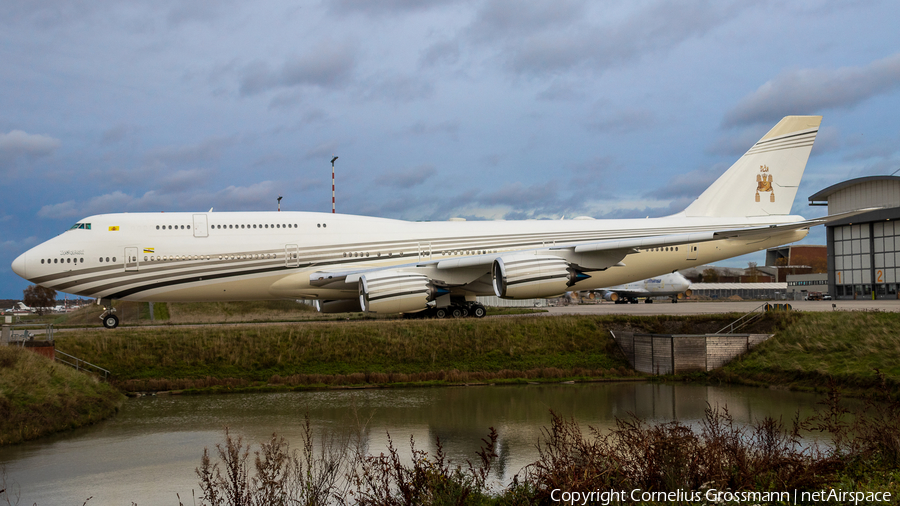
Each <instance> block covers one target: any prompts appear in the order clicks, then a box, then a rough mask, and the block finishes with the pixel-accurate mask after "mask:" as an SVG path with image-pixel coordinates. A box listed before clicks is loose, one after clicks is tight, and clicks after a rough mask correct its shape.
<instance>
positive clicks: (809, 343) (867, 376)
mask: <svg viewBox="0 0 900 506" xmlns="http://www.w3.org/2000/svg"><path fill="white" fill-rule="evenodd" d="M176 308H177V306H176V305H172V306H171V308H170V312H171V313H172V314H173V315H178V314H179V311H182V313H181V314H182V315H183V314H184V313H185V312H184V310H183V309H181V308H177V309H176ZM200 314H201V315H204V314H208V311H206V312H204V311H200ZM173 318H175V316H173ZM181 318H184V319H185V320H188V319H189V318H187V317H185V316H181ZM733 319H734V315H704V316H687V317H674V316H655V317H630V316H600V317H598V316H561V317H521V318H514V319H491V318H488V319H485V320H473V319H465V320H427V321H417V320H412V321H404V320H400V321H390V322H386V321H366V320H361V321H349V322H348V321H341V322H319V323H308V324H300V325H290V324H285V325H265V326H237V327H198V328H183V327H177V326H174V327H164V328H155V329H143V328H140V327H134V328H129V327H124V328H119V329H117V330H116V331H113V332H110V331H106V330H103V329H85V330H79V331H77V332H67V333H60V334H58V338H57V344H58V346H59V347H60V348H61V349H63V350H65V351H67V352H68V353H72V354H75V355H76V356H80V357H82V358H84V359H86V360H88V361H89V362H92V363H96V364H98V365H101V366H103V367H106V368H108V369H110V370H112V371H113V374H114V375H115V378H116V379H115V384H116V385H117V386H119V387H120V388H122V389H124V390H131V391H145V390H172V389H175V390H181V389H207V388H214V389H222V388H225V389H254V388H261V387H266V388H270V387H271V388H290V387H296V386H309V385H360V384H375V385H383V384H388V383H393V384H408V383H442V382H443V383H466V382H483V381H491V382H493V381H525V380H542V379H543V380H551V379H552V380H559V379H563V378H565V379H585V378H610V379H611V378H622V377H629V376H633V373H632V372H630V369H629V368H628V365H627V363H626V362H625V360H624V358H623V357H622V355H621V353H619V351H618V347H617V346H616V344H615V343H614V342H613V340H612V339H611V338H610V336H609V330H610V329H636V330H641V331H646V332H654V333H705V332H715V331H716V330H718V329H720V328H721V327H723V326H724V325H725V324H727V323H729V322H730V321H732V320H733ZM897 329H900V315H898V314H896V313H866V312H831V313H788V314H769V315H767V316H766V318H765V319H764V320H762V321H761V322H759V323H757V324H756V325H755V327H754V328H752V329H750V330H749V331H752V332H766V333H775V337H774V338H772V339H771V340H769V341H768V342H766V343H764V344H763V345H761V346H759V347H758V348H757V349H755V350H753V351H752V352H751V353H749V354H747V355H745V356H743V357H741V358H739V359H738V360H736V361H734V362H732V363H731V364H729V365H728V366H726V367H725V368H723V369H720V370H718V371H714V372H711V373H708V374H693V375H689V376H687V377H686V378H687V379H693V380H703V381H720V382H728V383H743V384H754V385H765V386H768V385H778V386H783V387H790V388H801V389H802V388H806V389H819V390H821V389H824V388H826V387H827V385H829V384H834V385H837V386H840V387H841V388H843V389H844V390H845V392H854V391H856V392H857V393H864V391H866V390H871V389H879V388H884V387H886V388H887V389H888V390H894V391H898V390H900V335H898V330H897Z"/></svg>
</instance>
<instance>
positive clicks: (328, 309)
mask: <svg viewBox="0 0 900 506" xmlns="http://www.w3.org/2000/svg"><path fill="white" fill-rule="evenodd" d="M316 309H317V310H318V311H319V312H320V313H358V312H360V311H362V307H360V305H359V299H340V300H316Z"/></svg>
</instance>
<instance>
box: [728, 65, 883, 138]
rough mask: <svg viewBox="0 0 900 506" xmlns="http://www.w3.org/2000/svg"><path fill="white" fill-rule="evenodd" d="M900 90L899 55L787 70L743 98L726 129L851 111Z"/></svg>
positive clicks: (730, 113)
mask: <svg viewBox="0 0 900 506" xmlns="http://www.w3.org/2000/svg"><path fill="white" fill-rule="evenodd" d="M897 88H900V53H898V54H895V55H892V56H889V57H887V58H884V59H881V60H877V61H874V62H872V63H870V64H868V65H865V66H862V67H842V68H837V69H799V70H789V71H786V72H783V73H782V74H780V75H778V76H776V77H775V78H774V79H772V80H771V81H768V82H767V83H765V84H763V85H762V86H760V87H759V88H758V89H757V90H756V91H754V92H753V93H751V94H750V95H748V96H746V97H744V98H743V99H742V100H741V101H740V102H738V104H737V105H736V106H735V107H734V108H733V109H732V110H731V111H729V112H728V113H727V114H726V115H725V119H724V124H725V126H736V125H746V124H751V123H759V122H772V121H777V120H779V119H781V118H782V117H784V116H788V115H791V114H819V113H821V112H822V111H823V110H826V109H846V108H851V107H853V106H855V105H857V104H859V103H860V102H862V101H864V100H867V99H870V98H872V97H875V96H878V95H882V94H885V93H891V92H894V91H895V90H897Z"/></svg>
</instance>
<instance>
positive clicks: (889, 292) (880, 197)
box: [809, 176, 900, 300]
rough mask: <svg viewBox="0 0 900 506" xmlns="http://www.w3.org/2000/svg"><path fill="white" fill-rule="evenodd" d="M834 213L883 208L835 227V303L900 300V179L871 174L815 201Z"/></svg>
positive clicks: (831, 239)
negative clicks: (836, 300) (843, 301)
mask: <svg viewBox="0 0 900 506" xmlns="http://www.w3.org/2000/svg"><path fill="white" fill-rule="evenodd" d="M809 203H810V205H811V206H826V205H827V206H828V214H837V213H842V212H846V211H855V210H859V209H866V208H871V207H880V208H881V209H878V210H876V211H870V212H867V213H863V214H858V215H856V216H853V217H852V218H846V219H843V220H839V221H836V222H834V223H831V224H829V226H827V227H826V228H825V232H826V236H827V240H828V244H827V248H828V292H829V293H830V294H831V295H832V297H833V298H835V299H842V300H856V299H873V300H874V299H900V176H868V177H860V178H856V179H850V180H847V181H843V182H841V183H837V184H835V185H832V186H829V187H828V188H825V189H824V190H821V191H819V192H818V193H816V194H815V195H812V196H810V197H809Z"/></svg>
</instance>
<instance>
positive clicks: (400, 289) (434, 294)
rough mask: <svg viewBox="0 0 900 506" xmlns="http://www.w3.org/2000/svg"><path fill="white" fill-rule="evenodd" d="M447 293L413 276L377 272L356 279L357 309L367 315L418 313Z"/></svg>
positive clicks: (416, 275) (423, 276)
mask: <svg viewBox="0 0 900 506" xmlns="http://www.w3.org/2000/svg"><path fill="white" fill-rule="evenodd" d="M447 293H450V290H448V289H447V288H444V287H441V286H437V285H435V284H434V282H432V281H431V280H430V279H428V277H427V276H425V275H423V274H417V273H413V272H401V271H377V272H372V273H369V274H364V275H362V276H360V277H359V305H360V306H361V307H362V309H363V311H366V312H370V313H409V312H413V311H421V310H422V309H425V308H426V307H428V303H429V302H430V301H433V300H434V299H436V298H438V297H440V296H441V295H444V294H447Z"/></svg>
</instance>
